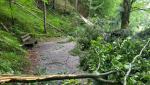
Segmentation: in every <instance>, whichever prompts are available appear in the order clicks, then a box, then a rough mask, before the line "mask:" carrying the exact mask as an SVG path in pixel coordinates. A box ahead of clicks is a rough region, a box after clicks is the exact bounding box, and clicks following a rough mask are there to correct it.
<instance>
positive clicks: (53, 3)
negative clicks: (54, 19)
mask: <svg viewBox="0 0 150 85" xmlns="http://www.w3.org/2000/svg"><path fill="white" fill-rule="evenodd" d="M52 9H55V0H52Z"/></svg>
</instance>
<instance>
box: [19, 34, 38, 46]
mask: <svg viewBox="0 0 150 85" xmlns="http://www.w3.org/2000/svg"><path fill="white" fill-rule="evenodd" d="M21 41H22V42H23V47H26V48H32V47H34V45H35V44H37V40H35V39H33V38H32V37H31V36H30V34H25V35H22V36H21Z"/></svg>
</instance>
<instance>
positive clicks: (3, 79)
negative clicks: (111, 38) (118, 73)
mask: <svg viewBox="0 0 150 85" xmlns="http://www.w3.org/2000/svg"><path fill="white" fill-rule="evenodd" d="M112 73H114V71H110V72H106V73H101V74H99V75H95V74H82V75H75V74H68V75H65V74H64V75H43V76H25V75H23V76H15V75H0V84H2V83H10V82H20V83H26V82H28V83H31V82H37V81H38V82H41V81H51V80H64V79H83V78H92V79H97V78H99V81H101V82H105V83H110V84H111V83H118V82H117V81H112V80H105V79H102V78H101V77H102V76H107V75H109V74H112Z"/></svg>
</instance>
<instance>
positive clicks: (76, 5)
mask: <svg viewBox="0 0 150 85" xmlns="http://www.w3.org/2000/svg"><path fill="white" fill-rule="evenodd" d="M75 7H76V10H77V11H78V0H76V4H75Z"/></svg>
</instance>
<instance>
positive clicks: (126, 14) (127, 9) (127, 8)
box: [121, 0, 136, 29]
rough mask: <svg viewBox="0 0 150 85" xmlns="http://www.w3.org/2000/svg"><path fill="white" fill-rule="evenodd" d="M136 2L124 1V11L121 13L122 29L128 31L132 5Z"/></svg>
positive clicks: (133, 0) (132, 0) (131, 0)
mask: <svg viewBox="0 0 150 85" xmlns="http://www.w3.org/2000/svg"><path fill="white" fill-rule="evenodd" d="M135 1H136V0H123V6H122V7H123V11H122V13H121V29H127V28H128V27H129V23H130V13H131V9H132V4H133V3H134V2H135Z"/></svg>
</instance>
